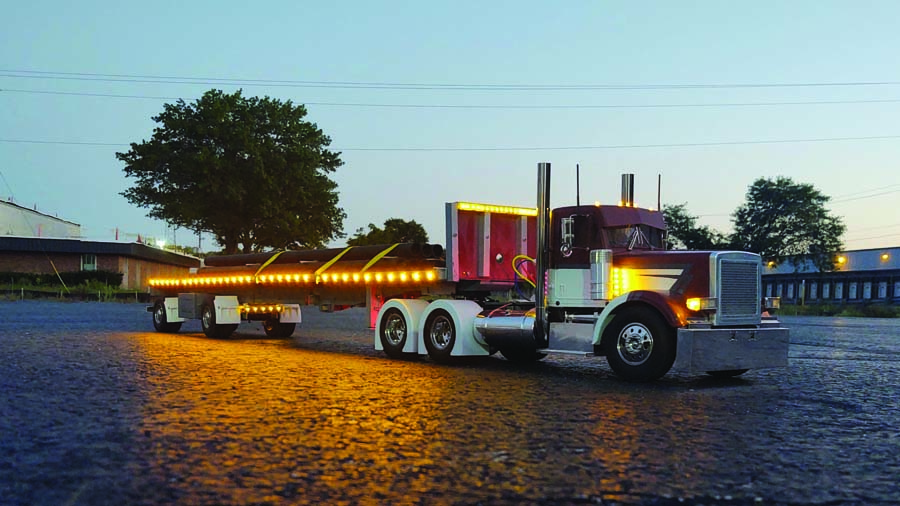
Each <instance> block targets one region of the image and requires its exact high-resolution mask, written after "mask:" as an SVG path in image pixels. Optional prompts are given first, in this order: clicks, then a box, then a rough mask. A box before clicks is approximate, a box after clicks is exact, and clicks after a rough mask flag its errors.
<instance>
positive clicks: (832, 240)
mask: <svg viewBox="0 0 900 506" xmlns="http://www.w3.org/2000/svg"><path fill="white" fill-rule="evenodd" d="M829 200H830V197H828V196H826V195H823V194H822V193H821V192H819V191H818V190H816V189H815V188H814V187H813V186H812V185H810V184H802V183H795V182H794V181H793V180H791V179H790V178H786V177H778V178H777V179H775V180H772V179H762V178H761V179H757V180H756V181H755V182H754V183H753V184H752V185H751V186H750V188H749V190H748V191H747V199H746V202H745V203H744V204H743V205H742V206H741V207H739V208H738V209H737V211H735V213H734V214H733V221H734V234H733V235H732V238H731V240H732V244H733V245H734V246H735V247H737V248H739V249H743V250H746V251H754V252H757V253H759V254H760V255H762V256H763V258H765V259H766V260H769V261H773V262H776V263H782V262H788V263H790V264H791V265H794V266H795V267H801V268H802V267H803V266H805V265H806V260H809V261H810V262H811V263H812V265H814V266H815V267H816V268H818V269H819V270H820V271H830V270H833V269H834V267H835V264H834V260H835V255H834V254H835V253H836V252H838V251H840V250H841V249H842V247H843V246H842V241H841V237H842V236H843V234H844V231H845V230H846V227H845V226H844V224H843V223H842V221H841V219H840V218H839V217H836V216H832V215H831V214H830V213H829V212H828V209H826V207H825V205H826V204H827V203H828V201H829Z"/></svg>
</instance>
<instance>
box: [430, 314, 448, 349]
mask: <svg viewBox="0 0 900 506" xmlns="http://www.w3.org/2000/svg"><path fill="white" fill-rule="evenodd" d="M429 335H430V336H431V343H432V344H433V345H434V347H435V348H437V349H439V350H446V349H447V347H448V346H450V339H451V338H452V337H453V323H452V322H450V319H449V318H447V317H446V316H443V315H439V316H437V317H436V318H435V319H434V322H432V324H431V332H430V333H429Z"/></svg>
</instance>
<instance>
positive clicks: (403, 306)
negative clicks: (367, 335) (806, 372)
mask: <svg viewBox="0 0 900 506" xmlns="http://www.w3.org/2000/svg"><path fill="white" fill-rule="evenodd" d="M426 307H428V303H427V302H425V301H424V300H419V299H391V300H389V301H387V302H385V303H384V305H383V306H381V310H380V311H378V319H377V320H375V349H376V350H378V351H384V346H383V345H382V344H381V317H382V316H383V315H384V312H385V311H387V310H388V309H396V310H398V311H400V314H402V315H403V318H404V319H405V320H406V344H404V345H403V352H404V353H416V352H418V351H419V350H420V349H422V348H419V347H418V345H419V327H420V324H419V322H420V320H421V318H422V313H424V312H425V308H426Z"/></svg>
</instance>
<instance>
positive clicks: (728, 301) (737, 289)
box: [717, 259, 760, 325]
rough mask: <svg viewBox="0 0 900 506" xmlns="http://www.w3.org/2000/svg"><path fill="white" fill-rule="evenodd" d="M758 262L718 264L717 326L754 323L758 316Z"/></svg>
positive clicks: (726, 262) (744, 261)
mask: <svg viewBox="0 0 900 506" xmlns="http://www.w3.org/2000/svg"><path fill="white" fill-rule="evenodd" d="M759 265H760V264H759V262H758V261H746V260H740V261H735V260H728V259H722V260H721V262H720V263H719V276H718V280H719V286H718V293H719V310H718V315H717V319H718V323H719V324H735V325H739V324H757V323H759V317H760V291H759Z"/></svg>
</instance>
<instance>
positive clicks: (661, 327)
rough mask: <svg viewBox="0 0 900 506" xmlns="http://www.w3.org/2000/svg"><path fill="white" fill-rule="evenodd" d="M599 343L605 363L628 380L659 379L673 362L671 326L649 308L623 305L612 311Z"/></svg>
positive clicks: (673, 350)
mask: <svg viewBox="0 0 900 506" xmlns="http://www.w3.org/2000/svg"><path fill="white" fill-rule="evenodd" d="M603 345H604V346H605V350H606V360H607V362H609V366H610V367H611V368H612V370H613V371H615V373H616V374H617V375H618V376H619V377H621V378H622V379H625V380H628V381H652V380H655V379H659V378H661V377H662V376H663V375H665V374H666V373H667V372H669V369H671V368H672V364H673V363H674V362H675V340H674V339H673V332H672V329H671V328H669V326H668V325H666V322H665V321H664V320H663V319H662V317H660V315H659V314H658V313H657V312H655V311H653V310H650V309H641V308H626V309H623V310H622V311H621V312H619V313H618V314H616V316H615V317H614V318H613V320H612V322H611V323H610V324H609V327H607V329H606V332H604V334H603Z"/></svg>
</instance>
